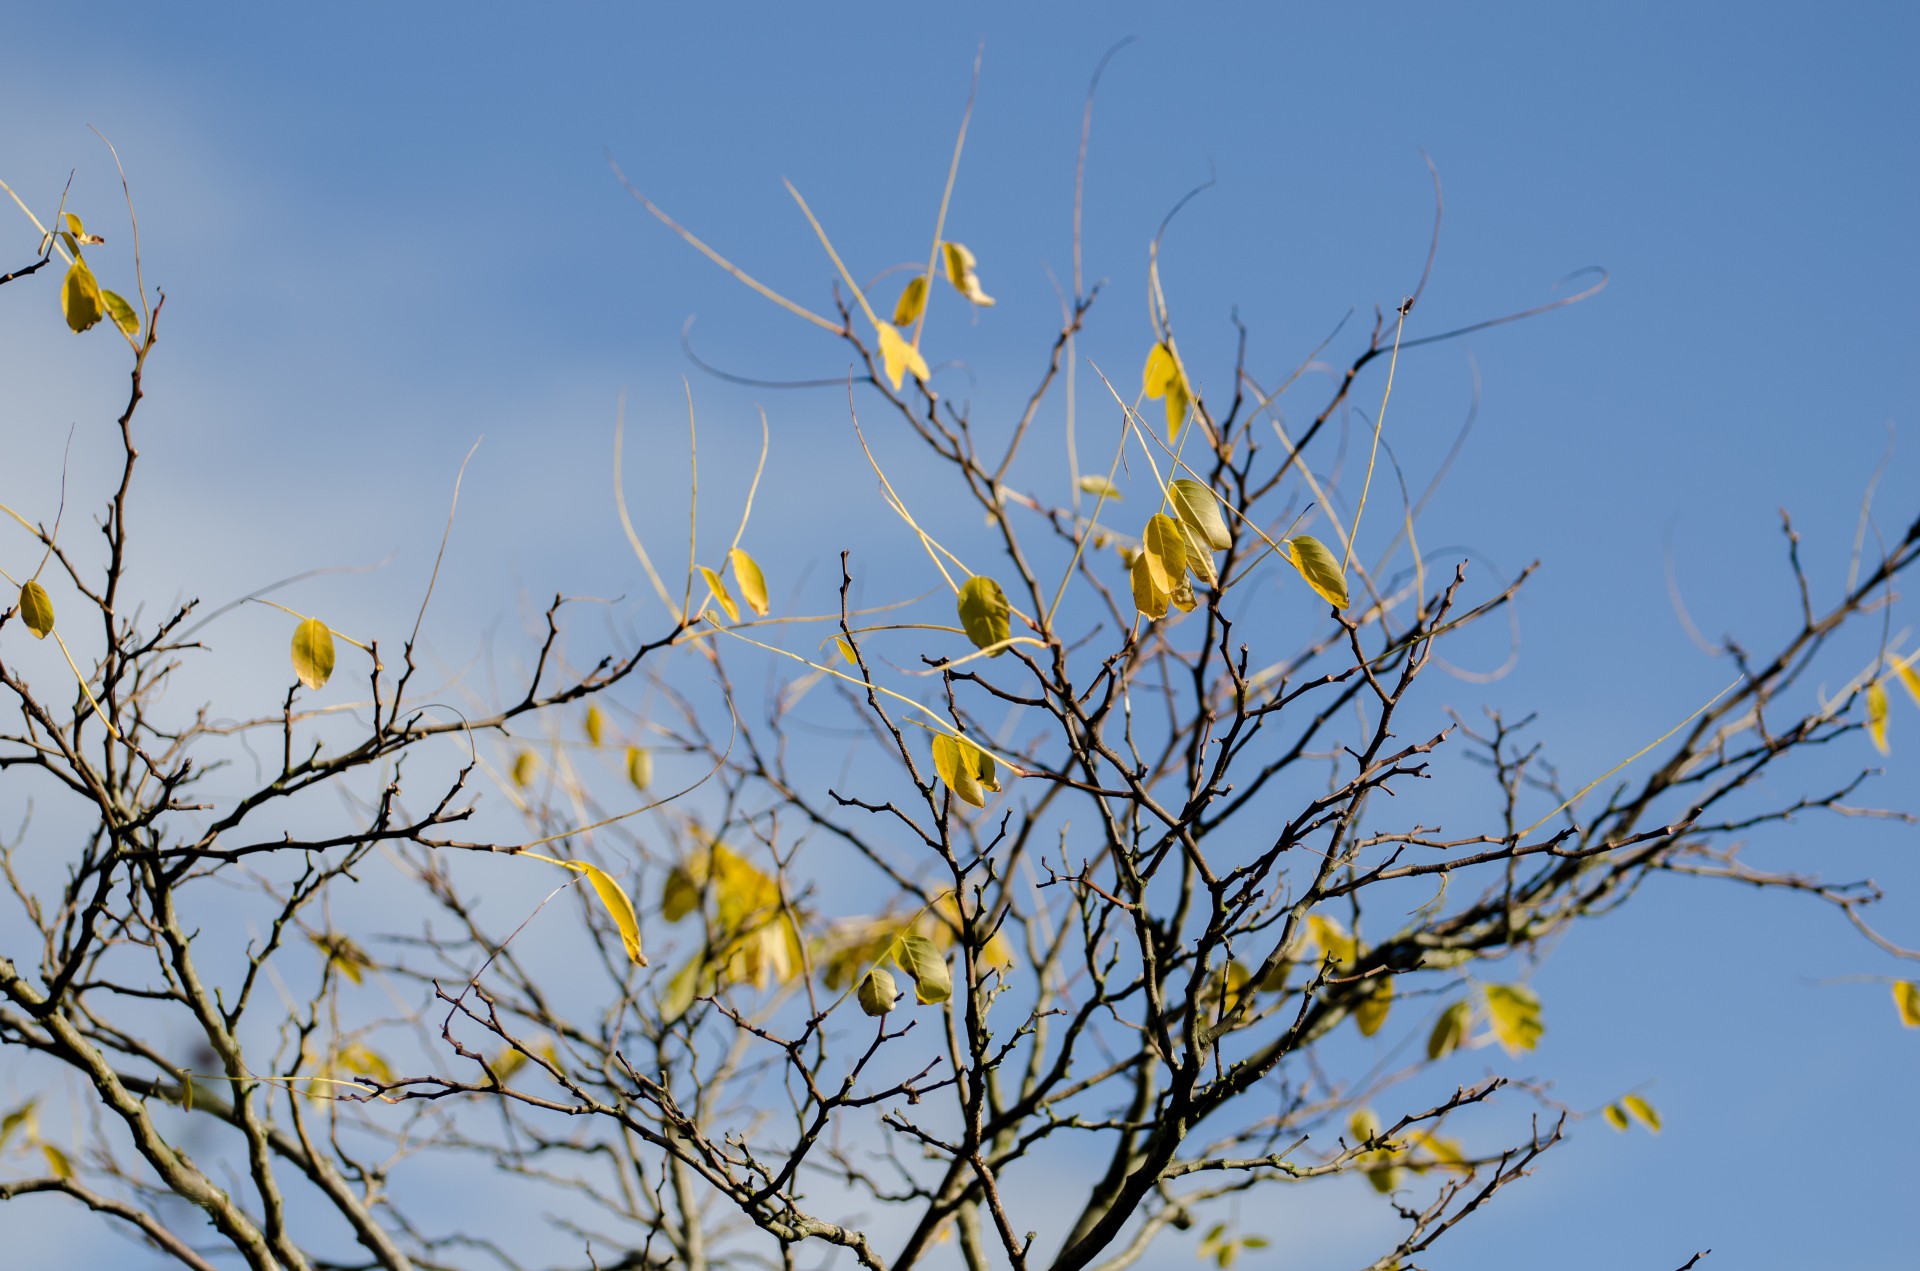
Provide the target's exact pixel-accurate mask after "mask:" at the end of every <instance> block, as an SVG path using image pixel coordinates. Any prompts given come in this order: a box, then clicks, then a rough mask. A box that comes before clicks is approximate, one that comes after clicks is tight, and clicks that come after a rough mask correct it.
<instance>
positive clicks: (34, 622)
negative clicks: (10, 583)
mask: <svg viewBox="0 0 1920 1271" xmlns="http://www.w3.org/2000/svg"><path fill="white" fill-rule="evenodd" d="M20 619H21V621H23V622H25V623H26V624H27V630H29V631H31V632H33V638H34V639H36V640H44V639H46V638H47V637H48V636H49V635H51V634H52V632H53V597H51V596H49V595H47V589H46V588H45V587H42V586H41V585H40V584H39V583H38V582H37V581H35V580H34V579H31V578H29V579H27V581H26V582H25V583H23V584H22V585H21V587H20Z"/></svg>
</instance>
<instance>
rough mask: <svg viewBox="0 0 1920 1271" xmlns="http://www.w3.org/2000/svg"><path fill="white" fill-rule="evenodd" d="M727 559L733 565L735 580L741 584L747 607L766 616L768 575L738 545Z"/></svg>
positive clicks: (741, 592) (741, 593)
mask: <svg viewBox="0 0 1920 1271" xmlns="http://www.w3.org/2000/svg"><path fill="white" fill-rule="evenodd" d="M727 561H728V563H729V564H731V565H732V566H733V581H734V582H736V583H739V584H740V599H742V600H744V601H746V602H747V608H749V609H751V610H753V611H754V612H755V613H757V614H759V615H760V616H761V617H762V618H764V617H766V616H767V576H766V575H765V574H763V573H761V572H760V566H759V564H758V563H757V562H756V561H755V560H754V559H753V557H751V556H749V555H747V554H746V553H745V552H743V551H741V550H740V549H739V548H737V547H736V548H734V549H733V550H732V551H730V552H728V553H727Z"/></svg>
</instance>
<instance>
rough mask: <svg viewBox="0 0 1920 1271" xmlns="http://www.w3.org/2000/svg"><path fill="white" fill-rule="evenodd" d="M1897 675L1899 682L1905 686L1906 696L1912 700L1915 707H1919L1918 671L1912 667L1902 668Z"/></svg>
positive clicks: (1919, 684) (1919, 672) (1919, 682)
mask: <svg viewBox="0 0 1920 1271" xmlns="http://www.w3.org/2000/svg"><path fill="white" fill-rule="evenodd" d="M1898 674H1899V676H1900V682H1901V683H1902V684H1904V685H1906V686H1907V696H1908V697H1911V698H1912V699H1913V704H1914V705H1915V706H1920V670H1916V669H1915V668H1914V667H1912V666H1903V667H1901V668H1900V670H1899V672H1898Z"/></svg>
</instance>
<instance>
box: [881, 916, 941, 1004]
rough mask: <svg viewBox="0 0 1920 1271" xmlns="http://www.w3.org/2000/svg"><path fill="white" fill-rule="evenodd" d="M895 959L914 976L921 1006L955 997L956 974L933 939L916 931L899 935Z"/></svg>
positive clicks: (914, 990) (914, 992) (915, 995)
mask: <svg viewBox="0 0 1920 1271" xmlns="http://www.w3.org/2000/svg"><path fill="white" fill-rule="evenodd" d="M893 960H894V961H895V962H897V963H899V965H900V969H901V970H902V971H905V972H906V973H907V974H908V975H910V976H912V977H913V995H914V997H915V998H916V999H917V1000H919V1002H920V1003H921V1004H922V1005H926V1006H932V1005H935V1004H937V1003H940V1002H944V1001H946V1000H947V999H948V998H950V997H952V996H953V976H952V974H951V973H950V972H949V971H948V970H947V960H946V958H945V957H944V956H942V955H941V953H940V950H939V949H937V948H935V947H934V944H933V941H931V940H929V939H927V938H926V937H925V936H923V935H918V934H916V933H913V932H908V933H907V934H905V935H903V936H901V937H900V940H899V942H898V943H897V944H895V945H894V949H893Z"/></svg>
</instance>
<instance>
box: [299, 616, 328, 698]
mask: <svg viewBox="0 0 1920 1271" xmlns="http://www.w3.org/2000/svg"><path fill="white" fill-rule="evenodd" d="M293 673H294V675H295V676H296V677H298V679H299V680H300V682H301V683H302V684H304V685H306V686H307V687H308V688H310V689H318V688H325V687H326V684H327V678H328V677H329V676H331V675H332V674H333V632H332V630H330V629H329V628H328V626H327V624H326V623H324V622H322V621H320V619H318V618H308V619H307V620H306V621H305V622H302V623H301V624H300V625H299V626H297V627H295V628H294V629H293Z"/></svg>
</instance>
